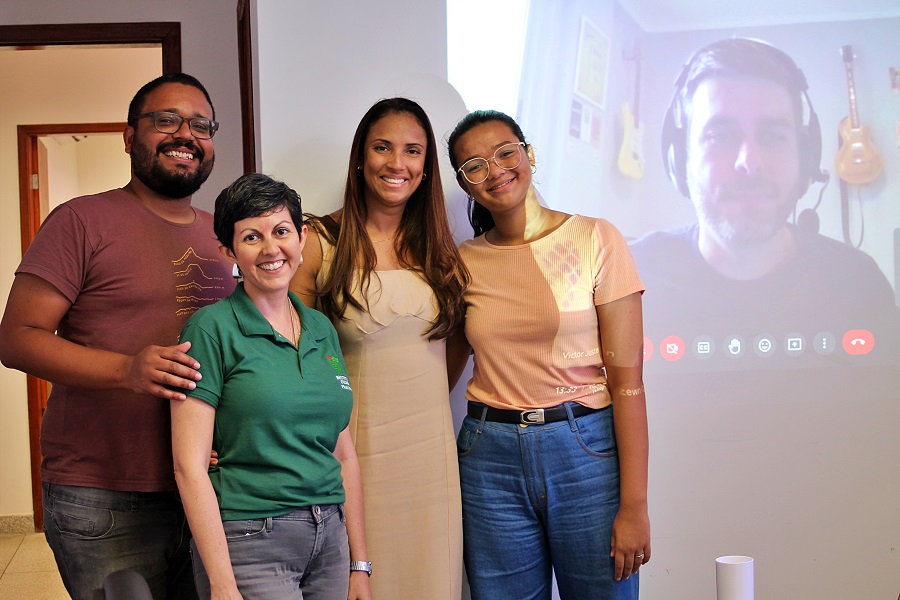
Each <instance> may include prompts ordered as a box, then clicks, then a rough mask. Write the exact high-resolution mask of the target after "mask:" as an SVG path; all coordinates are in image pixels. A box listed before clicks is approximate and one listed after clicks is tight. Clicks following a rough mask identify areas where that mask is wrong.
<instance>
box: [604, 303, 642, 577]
mask: <svg viewBox="0 0 900 600" xmlns="http://www.w3.org/2000/svg"><path fill="white" fill-rule="evenodd" d="M597 318H598V321H599V324H600V350H601V352H602V356H603V362H604V364H605V366H606V375H607V379H608V384H609V391H610V394H611V396H612V402H613V423H614V427H615V432H616V444H617V446H618V453H619V469H620V482H619V486H620V488H619V489H620V496H621V498H620V505H619V512H618V514H617V515H616V519H615V521H614V522H613V533H612V540H611V551H610V556H614V557H615V560H616V568H615V577H616V579H620V578H621V577H622V576H625V577H626V578H627V577H628V576H629V575H630V574H631V573H637V570H638V568H640V566H641V564H643V563H646V562H647V561H649V560H650V517H649V516H648V512H647V460H648V453H649V442H648V436H647V405H646V401H645V398H644V382H643V341H644V334H643V323H642V312H641V295H640V294H639V293H637V292H635V293H634V294H631V295H629V296H626V297H624V298H621V299H619V300H616V301H614V302H610V303H608V304H602V305H600V306H598V307H597ZM640 554H643V555H644V556H643V557H640V556H639V555H640Z"/></svg>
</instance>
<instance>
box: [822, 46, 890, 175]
mask: <svg viewBox="0 0 900 600" xmlns="http://www.w3.org/2000/svg"><path fill="white" fill-rule="evenodd" d="M841 56H842V57H843V58H844V69H845V70H846V71H847V95H848V96H849V98H850V116H849V117H844V119H842V120H841V124H840V127H839V128H838V131H839V132H840V135H841V147H840V148H839V149H838V153H837V156H836V157H835V159H834V169H835V171H836V172H837V174H838V177H840V178H841V179H843V180H844V181H846V182H847V183H849V184H851V185H865V184H867V183H871V182H873V181H875V180H876V179H877V178H878V176H879V175H880V174H881V168H882V166H883V160H882V158H881V154H880V153H879V152H878V149H877V148H876V147H875V144H873V143H872V131H871V130H870V129H869V128H868V127H863V126H862V125H860V124H859V115H858V114H857V110H856V87H855V85H854V83H853V47H852V46H843V47H842V48H841Z"/></svg>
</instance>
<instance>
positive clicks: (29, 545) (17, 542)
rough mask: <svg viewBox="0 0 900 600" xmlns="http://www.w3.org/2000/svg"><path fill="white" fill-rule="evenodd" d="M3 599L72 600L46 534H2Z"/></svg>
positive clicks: (0, 583) (0, 597)
mask: <svg viewBox="0 0 900 600" xmlns="http://www.w3.org/2000/svg"><path fill="white" fill-rule="evenodd" d="M0 600H70V598H69V594H67V593H66V588H64V587H63V584H62V579H60V578H59V571H57V570H56V562H55V561H54V560H53V553H52V552H50V547H49V546H47V542H46V540H44V534H43V533H31V534H27V535H22V534H13V533H3V534H0Z"/></svg>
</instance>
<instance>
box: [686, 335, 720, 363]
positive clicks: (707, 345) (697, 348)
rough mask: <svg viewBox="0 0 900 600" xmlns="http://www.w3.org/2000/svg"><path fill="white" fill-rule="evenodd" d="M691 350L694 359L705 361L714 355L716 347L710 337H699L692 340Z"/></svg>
mask: <svg viewBox="0 0 900 600" xmlns="http://www.w3.org/2000/svg"><path fill="white" fill-rule="evenodd" d="M692 349H693V352H694V356H695V357H697V358H699V359H701V360H707V359H709V358H711V357H712V355H713V354H715V352H716V345H715V343H714V342H713V339H712V338H711V337H709V336H708V335H701V336H699V337H697V338H695V339H694V344H693V346H692Z"/></svg>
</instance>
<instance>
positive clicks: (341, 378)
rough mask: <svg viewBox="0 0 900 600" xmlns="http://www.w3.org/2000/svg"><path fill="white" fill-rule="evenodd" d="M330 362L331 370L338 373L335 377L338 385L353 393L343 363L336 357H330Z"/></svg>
mask: <svg viewBox="0 0 900 600" xmlns="http://www.w3.org/2000/svg"><path fill="white" fill-rule="evenodd" d="M327 358H328V362H329V363H331V368H332V369H334V372H335V373H337V375H335V376H334V377H335V379H337V380H338V383H339V384H340V385H341V389H344V390H349V391H351V392H352V391H353V390H352V389H351V388H350V379H349V378H348V377H347V376H346V375H345V374H344V369H343V368H342V367H341V361H339V360H338V359H337V357H335V356H329V357H327Z"/></svg>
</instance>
